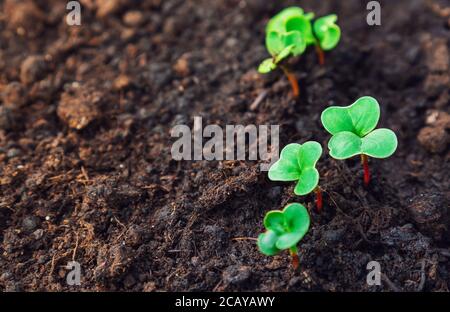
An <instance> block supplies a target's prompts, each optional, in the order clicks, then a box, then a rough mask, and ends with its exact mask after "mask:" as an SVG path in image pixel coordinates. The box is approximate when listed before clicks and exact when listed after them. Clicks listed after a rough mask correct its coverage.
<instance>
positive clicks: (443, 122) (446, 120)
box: [417, 110, 450, 153]
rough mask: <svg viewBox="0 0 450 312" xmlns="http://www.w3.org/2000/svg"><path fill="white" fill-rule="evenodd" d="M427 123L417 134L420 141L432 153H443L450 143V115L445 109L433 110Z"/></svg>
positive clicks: (428, 115)
mask: <svg viewBox="0 0 450 312" xmlns="http://www.w3.org/2000/svg"><path fill="white" fill-rule="evenodd" d="M426 124H427V125H428V126H426V127H424V128H422V129H421V130H420V131H419V134H418V135H417V140H418V141H419V143H420V144H421V145H422V146H423V147H424V148H425V149H426V150H428V151H429V152H431V153H442V152H443V151H445V150H446V149H447V148H448V145H449V143H450V134H449V130H450V115H449V114H447V113H446V112H443V111H438V110H431V111H429V112H428V114H427V118H426Z"/></svg>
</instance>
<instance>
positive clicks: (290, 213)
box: [258, 203, 310, 270]
mask: <svg viewBox="0 0 450 312" xmlns="http://www.w3.org/2000/svg"><path fill="white" fill-rule="evenodd" d="M309 223H310V220H309V214H308V210H306V208H305V207H304V206H303V205H300V204H297V203H293V204H289V205H287V206H286V207H285V208H284V209H283V211H280V210H272V211H269V212H268V213H267V214H266V216H265V217H264V227H265V228H266V232H265V233H262V234H260V235H259V236H258V248H259V250H260V251H261V252H262V253H263V254H265V255H267V256H274V255H276V254H278V253H279V252H280V251H281V250H284V249H289V253H290V254H291V257H292V265H293V267H294V269H295V270H297V269H298V266H299V258H298V250H297V244H298V242H299V241H300V240H301V239H302V238H303V236H305V234H306V232H308V229H309Z"/></svg>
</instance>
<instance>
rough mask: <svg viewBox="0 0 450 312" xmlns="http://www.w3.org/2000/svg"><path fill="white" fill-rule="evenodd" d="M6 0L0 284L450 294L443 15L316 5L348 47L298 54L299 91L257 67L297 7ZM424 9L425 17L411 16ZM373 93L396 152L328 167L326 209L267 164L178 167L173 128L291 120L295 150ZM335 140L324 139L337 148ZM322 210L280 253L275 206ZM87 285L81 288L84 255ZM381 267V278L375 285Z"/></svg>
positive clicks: (202, 0)
mask: <svg viewBox="0 0 450 312" xmlns="http://www.w3.org/2000/svg"><path fill="white" fill-rule="evenodd" d="M81 4H82V7H83V9H82V12H83V13H82V14H83V16H82V25H81V26H73V27H70V26H68V25H66V24H65V23H64V14H65V13H66V11H65V8H64V3H61V1H57V0H51V1H40V0H39V1H17V0H6V1H3V2H1V3H0V12H2V13H3V14H0V42H1V43H2V44H0V93H1V96H0V164H1V165H0V272H1V274H0V290H2V291H17V290H33V291H39V290H47V291H48V290H57V291H69V290H75V289H76V290H133V291H162V290H172V291H181V290H185V291H199V290H208V291H211V290H215V291H223V290H225V291H247V290H252V291H310V290H314V291H352V290H353V291H396V290H409V291H448V290H449V281H450V273H449V272H450V266H449V261H448V258H449V257H450V251H449V243H450V237H449V230H448V226H449V207H448V203H449V202H450V201H449V195H450V194H449V189H450V185H449V184H450V180H449V179H448V172H450V167H449V166H450V162H449V161H448V160H449V132H448V131H449V124H448V116H449V113H450V112H449V92H448V85H449V81H450V80H449V79H450V78H449V73H450V71H449V59H448V55H449V53H448V47H449V40H450V33H449V26H448V16H447V15H446V14H445V12H446V11H445V10H448V8H446V7H445V6H444V5H443V4H442V3H441V2H439V3H438V2H436V1H434V0H432V1H425V0H413V1H409V0H408V1H403V0H402V1H383V2H382V5H381V7H382V25H381V26H373V27H371V26H368V25H367V23H366V14H367V10H366V8H365V5H364V4H361V2H360V1H356V0H354V1H353V0H351V1H338V0H336V1H302V6H303V7H304V9H305V10H306V11H307V12H308V11H314V12H316V15H318V16H321V15H325V14H329V13H331V12H335V13H336V14H338V16H339V21H338V23H339V25H340V26H341V28H342V34H343V36H342V40H341V42H340V43H339V45H338V46H337V48H336V49H335V50H333V51H331V52H328V53H326V64H325V66H319V65H318V63H317V58H316V56H315V55H314V53H313V52H311V53H307V54H305V55H304V56H302V57H301V58H298V59H296V60H293V62H292V68H293V71H294V73H295V75H296V76H297V77H298V78H299V83H300V88H301V95H300V98H299V99H293V98H292V96H291V91H290V86H289V82H288V81H287V80H286V79H285V78H284V77H283V75H282V73H281V72H274V73H272V74H270V75H259V74H258V73H257V72H256V68H257V66H258V64H259V63H260V62H261V60H263V59H264V58H266V57H267V51H266V50H265V46H264V27H265V24H266V23H267V21H268V19H269V18H270V17H271V16H273V15H274V14H275V13H276V12H278V11H279V10H281V9H282V8H284V7H287V6H289V5H298V3H295V2H294V1H276V2H275V1H272V2H270V3H268V2H267V1H260V0H247V1H240V0H239V1H238V0H220V1H207V0H199V1H182V0H167V1H161V0H148V1H131V0H114V1H112V0H111V1H94V0H82V1H81ZM412 20H414V22H413V23H412V22H411V21H412ZM362 95H371V96H374V97H375V98H377V99H378V100H379V102H380V105H381V112H382V115H381V120H380V126H382V127H387V128H390V129H393V130H394V131H395V132H396V133H397V136H398V141H399V145H398V150H397V151H396V153H395V154H394V155H393V156H392V157H391V158H389V159H384V160H377V159H370V169H371V173H372V180H371V184H370V186H369V187H368V188H365V187H363V183H362V168H361V165H360V162H359V160H358V159H356V158H355V159H350V160H348V161H336V160H333V159H331V158H330V157H329V156H328V155H327V154H324V155H323V156H322V158H321V159H320V161H319V163H318V170H319V172H320V174H321V180H320V185H321V187H322V188H323V190H324V203H325V205H324V209H323V213H321V214H317V213H316V212H315V210H314V209H313V201H314V198H313V195H309V196H305V197H296V196H294V195H293V185H292V184H290V183H273V182H269V181H268V179H267V173H265V172H260V170H259V168H260V167H259V163H258V162H257V161H233V160H230V161H175V160H173V159H172V157H171V154H170V149H171V145H172V143H173V141H174V139H173V138H172V137H171V136H170V130H171V128H172V126H174V125H178V124H187V125H189V126H192V123H193V117H194V116H202V118H203V124H204V125H207V124H219V125H222V126H225V125H227V124H242V125H248V124H255V125H280V144H281V146H280V147H283V146H284V145H286V144H288V143H292V142H298V143H302V142H305V141H307V140H316V141H318V142H320V143H321V144H322V146H323V147H326V144H327V141H328V140H329V135H328V134H327V132H326V131H325V130H324V129H323V128H322V126H321V124H320V114H321V112H322V111H323V110H324V109H325V108H326V107H328V106H330V105H348V104H350V103H352V102H353V101H354V100H355V99H356V98H358V97H360V96H362ZM324 149H325V148H324ZM290 202H301V203H304V204H305V205H306V206H307V207H308V208H309V209H310V211H311V218H312V223H311V228H310V231H309V232H308V234H307V235H306V236H305V238H304V239H303V240H302V242H301V244H300V245H299V249H300V253H299V255H300V271H299V272H294V271H293V270H292V269H291V266H290V259H289V257H288V254H287V253H282V254H280V255H277V256H275V257H266V256H263V255H262V254H260V253H259V252H258V250H257V248H256V244H255V241H254V238H255V237H257V235H258V234H259V233H260V232H261V231H263V226H262V220H263V217H264V215H265V213H266V212H267V211H269V210H272V209H281V208H283V206H284V205H286V204H287V203H290ZM72 260H75V261H78V262H79V263H80V265H81V268H82V285H81V286H79V287H77V288H75V287H73V286H68V285H67V284H66V279H65V276H66V274H67V273H68V272H67V269H66V265H67V263H68V262H69V261H72ZM373 260H375V261H378V262H379V263H380V265H381V270H382V273H383V283H382V285H381V286H369V285H367V283H366V275H367V269H366V266H367V263H368V262H369V261H373Z"/></svg>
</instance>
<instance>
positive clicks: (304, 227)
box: [283, 203, 310, 237]
mask: <svg viewBox="0 0 450 312" xmlns="http://www.w3.org/2000/svg"><path fill="white" fill-rule="evenodd" d="M283 215H284V217H285V222H286V226H287V228H288V229H289V231H291V232H297V233H300V234H301V237H303V236H304V235H305V234H306V232H308V229H309V223H310V220H309V214H308V210H307V209H306V208H305V207H304V206H302V205H300V204H297V203H292V204H289V205H287V206H286V207H285V208H284V210H283Z"/></svg>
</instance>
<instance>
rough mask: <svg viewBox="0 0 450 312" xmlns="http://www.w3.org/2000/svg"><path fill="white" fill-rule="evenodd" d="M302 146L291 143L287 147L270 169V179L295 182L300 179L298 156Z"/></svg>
mask: <svg viewBox="0 0 450 312" xmlns="http://www.w3.org/2000/svg"><path fill="white" fill-rule="evenodd" d="M300 148H301V145H300V144H297V143H291V144H288V145H286V146H285V147H284V148H283V149H282V150H281V154H280V159H278V160H277V161H276V162H275V163H274V164H273V165H272V166H271V167H270V169H269V179H270V180H272V181H294V180H298V179H299V178H300V174H301V171H300V166H299V164H298V155H299V153H300Z"/></svg>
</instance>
